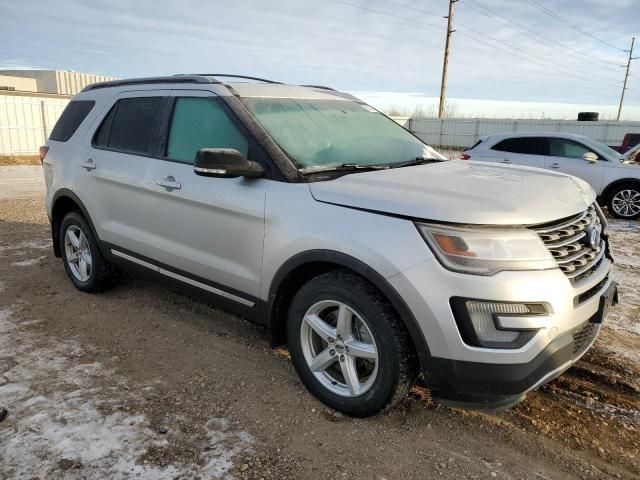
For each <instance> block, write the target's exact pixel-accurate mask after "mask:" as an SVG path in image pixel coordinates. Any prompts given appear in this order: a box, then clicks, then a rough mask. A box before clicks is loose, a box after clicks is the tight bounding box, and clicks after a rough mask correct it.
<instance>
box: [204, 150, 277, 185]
mask: <svg viewBox="0 0 640 480" xmlns="http://www.w3.org/2000/svg"><path fill="white" fill-rule="evenodd" d="M193 171H194V172H195V174H196V175H201V176H203V177H217V178H236V177H251V178H256V177H259V176H261V175H262V174H263V173H264V169H263V168H262V165H260V164H259V163H256V162H253V161H251V160H247V159H246V158H244V156H243V155H242V154H241V153H240V152H239V151H238V150H235V149H233V148H202V149H200V150H198V153H196V159H195V162H194V163H193Z"/></svg>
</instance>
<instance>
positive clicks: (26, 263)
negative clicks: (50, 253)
mask: <svg viewBox="0 0 640 480" xmlns="http://www.w3.org/2000/svg"><path fill="white" fill-rule="evenodd" d="M43 258H46V257H38V258H30V259H29V260H21V261H19V262H13V263H12V264H11V265H13V266H14V267H31V266H32V265H35V264H36V263H38V262H39V261H40V260H42V259H43Z"/></svg>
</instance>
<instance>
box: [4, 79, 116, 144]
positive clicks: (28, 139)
mask: <svg viewBox="0 0 640 480" xmlns="http://www.w3.org/2000/svg"><path fill="white" fill-rule="evenodd" d="M114 79H115V78H114V77H105V76H102V75H92V74H87V73H78V72H71V71H67V70H0V155H36V154H37V153H38V147H39V146H40V145H43V144H44V142H45V141H46V139H47V137H48V136H49V134H50V133H51V129H52V128H53V126H54V125H55V123H56V121H57V120H58V117H60V114H61V113H62V111H63V110H64V108H65V107H66V105H67V103H69V100H70V99H71V97H72V96H73V95H75V94H76V93H78V92H79V91H81V90H82V89H83V88H84V87H86V86H87V85H90V84H92V83H96V82H104V81H108V80H114Z"/></svg>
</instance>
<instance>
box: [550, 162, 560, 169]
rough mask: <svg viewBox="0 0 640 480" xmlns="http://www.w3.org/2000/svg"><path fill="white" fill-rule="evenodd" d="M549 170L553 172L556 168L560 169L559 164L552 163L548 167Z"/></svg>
mask: <svg viewBox="0 0 640 480" xmlns="http://www.w3.org/2000/svg"><path fill="white" fill-rule="evenodd" d="M549 168H553V169H554V170H555V169H558V168H560V164H559V163H552V164H551V165H549Z"/></svg>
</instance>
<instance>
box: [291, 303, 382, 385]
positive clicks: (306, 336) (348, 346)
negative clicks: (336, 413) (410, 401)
mask: <svg viewBox="0 0 640 480" xmlns="http://www.w3.org/2000/svg"><path fill="white" fill-rule="evenodd" d="M300 341H301V343H302V351H303V354H304V358H305V360H306V362H307V365H308V367H309V369H310V370H311V372H312V373H313V375H314V376H315V377H316V378H317V379H318V381H319V382H320V383H321V384H322V386H323V387H325V388H326V389H328V390H329V391H331V392H333V393H335V394H337V395H340V396H343V397H357V396H359V395H362V394H364V393H366V392H367V391H368V390H369V389H370V388H371V386H372V385H373V383H374V382H375V379H376V376H377V374H378V349H377V347H376V342H375V339H374V338H373V335H372V333H371V330H370V329H369V327H368V326H367V324H366V322H365V321H364V319H363V318H362V317H361V316H360V315H359V314H358V313H357V312H355V311H354V310H353V309H352V308H351V307H349V306H348V305H346V304H345V303H342V302H339V301H335V300H323V301H321V302H318V303H316V304H314V305H312V306H311V307H310V308H309V309H308V310H307V312H306V313H305V315H304V318H303V321H302V325H301V327H300Z"/></svg>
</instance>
